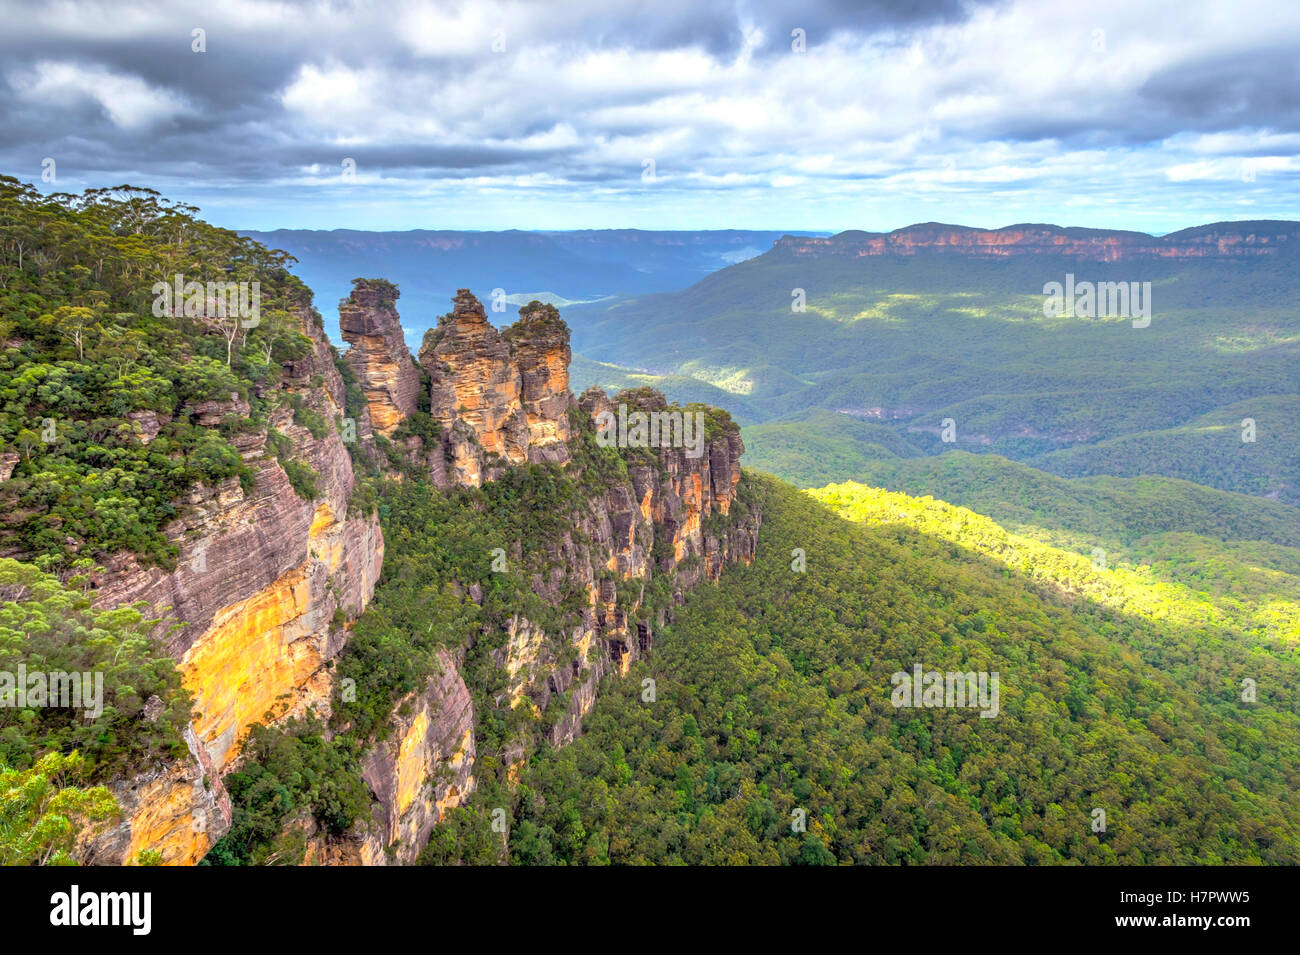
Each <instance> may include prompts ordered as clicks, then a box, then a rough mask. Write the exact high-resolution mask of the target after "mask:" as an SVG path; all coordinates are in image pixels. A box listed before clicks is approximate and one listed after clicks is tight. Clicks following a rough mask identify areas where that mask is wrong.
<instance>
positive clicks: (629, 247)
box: [241, 229, 820, 345]
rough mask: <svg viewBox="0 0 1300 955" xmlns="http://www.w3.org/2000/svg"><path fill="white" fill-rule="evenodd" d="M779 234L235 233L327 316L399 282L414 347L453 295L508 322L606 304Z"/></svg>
mask: <svg viewBox="0 0 1300 955" xmlns="http://www.w3.org/2000/svg"><path fill="white" fill-rule="evenodd" d="M785 234H786V233H782V232H749V231H743V230H735V229H724V230H718V231H708V232H652V231H643V230H640V229H601V230H583V231H576V232H522V231H518V230H510V231H508V232H457V231H445V230H438V231H429V230H414V231H409V232H362V231H357V230H353V229H334V230H331V231H317V230H310V229H277V230H275V231H274V232H242V233H241V235H247V236H250V237H252V238H254V239H256V240H257V241H259V242H262V243H264V244H266V245H267V246H269V247H270V248H278V249H284V250H285V251H287V252H290V253H292V254H293V255H294V256H296V257H297V259H298V264H297V265H296V266H295V267H294V271H295V272H296V273H297V274H298V276H299V277H300V278H302V279H303V281H304V282H306V283H307V285H309V286H310V287H311V288H312V289H313V290H314V291H315V292H316V304H317V307H319V308H320V309H321V311H322V312H323V313H327V314H328V313H330V312H332V311H333V309H334V306H335V304H336V302H337V301H338V300H339V299H341V298H345V297H346V296H347V295H348V293H349V292H350V291H351V288H352V285H351V282H352V279H354V278H358V277H365V276H373V275H382V276H385V277H387V278H388V279H390V280H391V281H393V282H395V283H396V284H397V285H398V287H399V288H400V289H401V292H402V298H401V301H400V302H399V303H398V307H399V309H400V311H401V314H402V325H403V327H404V328H405V329H406V332H407V337H408V340H409V341H410V342H411V343H412V344H415V345H418V344H419V341H420V336H421V334H422V333H423V331H424V329H426V328H430V327H432V326H433V325H435V324H437V319H438V316H439V315H442V314H444V313H445V312H446V311H447V309H448V307H449V302H450V300H451V297H452V296H453V295H455V294H456V290H457V289H458V288H469V289H470V290H471V291H473V292H474V293H475V294H476V295H477V296H479V298H481V299H482V300H483V301H484V302H485V303H490V302H491V301H492V292H493V290H494V289H498V288H499V289H502V290H504V292H505V296H506V302H505V303H503V304H504V305H505V308H504V310H503V311H501V312H499V313H498V315H499V316H505V315H509V314H513V313H514V311H515V308H517V307H518V305H521V304H525V303H526V302H528V301H529V300H531V299H533V298H537V299H541V300H543V301H549V302H551V303H552V304H555V305H558V306H561V307H563V306H565V305H567V304H568V303H570V302H585V301H592V300H596V299H602V298H607V297H609V296H628V295H642V294H645V293H649V292H664V291H674V290H677V289H681V288H685V287H686V286H688V285H691V284H693V283H695V282H697V281H699V280H700V279H702V278H704V277H705V276H706V275H708V274H709V273H711V272H716V271H717V270H718V269H721V268H724V267H726V266H728V265H732V264H734V263H736V262H740V261H743V260H745V259H747V258H751V257H753V256H755V255H759V254H761V253H763V252H766V251H767V250H768V249H770V248H771V247H772V244H773V242H775V241H776V240H777V239H779V238H781V237H782V236H783V235H785ZM798 234H800V235H816V234H820V233H798ZM511 304H513V305H514V306H515V308H511V307H510V305H511ZM489 308H490V305H489Z"/></svg>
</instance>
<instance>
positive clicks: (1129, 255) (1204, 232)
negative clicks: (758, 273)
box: [774, 219, 1300, 262]
mask: <svg viewBox="0 0 1300 955" xmlns="http://www.w3.org/2000/svg"><path fill="white" fill-rule="evenodd" d="M1297 248H1300V222H1294V221H1290V220H1283V219H1260V220H1254V221H1248V222H1212V223H1208V224H1206V225H1200V226H1193V227H1192V228H1189V229H1182V230H1180V231H1178V232H1172V233H1170V234H1169V235H1165V236H1153V235H1148V234H1146V233H1145V232H1130V231H1125V230H1115V229H1088V228H1081V227H1062V226H1057V225H1050V224H1045V223H1018V224H1016V225H1009V226H1003V227H1002V228H1000V229H980V228H974V227H971V226H963V225H949V224H946V223H942V222H921V223H917V224H915V225H910V226H905V227H903V228H901V229H895V230H894V231H893V232H862V231H858V230H849V231H846V232H841V233H839V234H837V235H833V236H827V237H818V236H783V237H782V238H781V239H780V240H779V241H777V243H776V244H775V246H774V249H775V250H776V251H778V252H785V253H789V254H793V255H797V256H799V255H802V256H808V255H847V256H851V257H860V256H871V255H916V254H917V253H918V252H949V253H958V254H964V255H974V256H981V257H1009V256H1018V255H1033V254H1041V253H1046V254H1051V255H1065V256H1077V257H1078V258H1081V259H1089V260H1095V261H1101V262H1119V261H1122V260H1126V259H1135V258H1233V257H1245V256H1263V255H1275V254H1278V253H1279V252H1282V251H1290V252H1294V251H1295V250H1296V249H1297Z"/></svg>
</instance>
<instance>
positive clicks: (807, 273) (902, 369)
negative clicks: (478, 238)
mask: <svg viewBox="0 0 1300 955" xmlns="http://www.w3.org/2000/svg"><path fill="white" fill-rule="evenodd" d="M1067 273H1074V274H1077V275H1078V277H1079V278H1080V279H1081V280H1084V279H1086V280H1089V281H1096V282H1102V281H1124V282H1133V281H1137V282H1145V281H1150V282H1151V283H1152V293H1151V301H1152V313H1151V322H1150V325H1149V326H1148V327H1145V328H1134V327H1133V325H1132V322H1131V320H1129V319H1126V318H1119V317H1108V318H1066V317H1058V318H1046V317H1044V314H1043V311H1044V309H1043V302H1044V296H1043V294H1042V289H1043V286H1044V285H1045V284H1046V283H1047V282H1050V281H1059V280H1061V279H1062V278H1063V277H1064V276H1065V275H1066V274H1067ZM1297 274H1300V272H1298V271H1297V269H1296V260H1295V255H1294V253H1293V252H1281V253H1279V254H1278V255H1277V256H1272V257H1262V258H1258V259H1252V258H1245V259H1240V260H1215V259H1154V258H1152V259H1137V260H1132V261H1121V262H1118V263H1093V262H1081V261H1080V260H1078V259H1069V258H1064V257H1059V256H1055V255H1049V254H1041V253H1040V254H1033V255H1025V256H1021V257H1013V258H1007V259H980V258H973V257H967V256H962V255H956V254H943V253H936V252H922V253H919V254H916V255H914V256H875V257H866V258H857V257H852V256H848V255H832V254H818V255H795V254H793V253H791V252H790V251H788V250H783V249H782V248H780V247H778V248H776V249H774V250H772V251H770V252H768V253H766V254H764V255H762V256H758V257H757V258H754V259H751V260H749V261H746V262H742V263H740V264H738V265H734V266H731V267H729V268H726V269H723V270H721V271H719V272H716V273H714V274H712V275H710V276H708V277H707V278H705V279H704V280H702V281H700V282H698V283H696V284H695V285H693V286H691V287H690V288H688V289H685V290H683V291H681V292H677V293H669V294H660V295H653V296H644V297H641V298H637V299H628V300H623V301H618V302H614V303H600V304H597V305H591V306H585V307H581V308H576V309H573V310H571V311H570V313H569V319H570V322H571V324H572V326H573V328H574V344H575V348H577V349H578V350H580V351H581V352H582V353H583V354H584V355H586V356H587V357H588V358H591V359H594V360H598V361H605V362H614V363H621V364H635V365H636V366H638V367H644V368H648V369H650V370H651V371H652V372H653V373H654V374H657V375H687V376H690V377H693V378H696V379H698V380H700V381H704V382H707V383H709V384H712V385H714V386H715V387H717V388H719V389H720V390H721V391H722V392H723V394H720V395H717V396H716V397H715V399H714V400H716V401H717V403H718V404H720V405H721V406H722V407H735V408H736V410H737V412H738V413H739V412H740V409H739V404H740V403H741V402H742V401H743V403H744V408H745V413H744V415H743V418H744V421H745V423H746V424H747V425H749V426H750V427H749V428H748V429H747V431H748V434H749V436H750V437H751V438H752V439H753V441H752V443H753V445H754V447H755V448H756V449H757V456H756V458H755V461H756V463H758V464H759V466H761V467H765V468H770V469H771V470H773V471H774V472H775V473H777V474H778V475H780V476H782V477H784V478H786V479H788V480H791V481H794V482H796V483H799V484H804V485H809V484H817V483H822V482H824V481H826V480H831V479H840V480H842V479H845V478H851V477H854V476H856V475H855V474H854V472H853V470H852V469H853V467H855V466H856V464H857V463H858V462H859V461H865V460H868V459H869V456H868V455H864V454H862V453H861V451H860V449H858V448H855V445H858V444H862V443H866V444H880V445H882V446H883V447H886V448H889V449H890V450H891V451H892V452H893V453H895V454H897V453H899V452H898V450H897V449H896V448H893V447H891V446H890V445H889V444H887V443H885V442H883V441H870V440H868V441H865V442H864V441H863V439H862V437H860V436H853V435H851V434H848V433H846V429H845V425H844V423H843V422H839V421H838V420H837V419H835V418H831V417H827V416H825V415H819V416H813V415H811V412H812V411H813V410H822V411H832V412H842V413H844V414H846V415H849V416H856V417H858V418H861V419H863V420H866V421H871V422H872V423H875V424H879V425H882V426H885V427H888V428H890V429H891V430H892V431H894V432H895V434H896V435H897V436H898V437H899V438H900V439H902V440H903V441H905V442H906V444H907V445H908V446H909V447H914V448H916V449H917V450H918V451H920V452H921V453H926V454H935V453H940V452H943V451H947V450H951V449H952V448H953V447H954V443H945V442H944V441H942V440H941V435H940V429H941V427H942V423H943V421H944V419H945V418H951V419H953V423H954V425H955V431H956V435H955V438H956V440H955V446H956V447H958V448H963V449H966V450H972V451H979V452H993V453H997V454H1001V455H1003V456H1005V457H1008V458H1013V459H1016V460H1021V461H1027V462H1031V463H1035V464H1037V465H1038V466H1040V467H1043V468H1045V469H1047V470H1049V471H1053V472H1055V473H1059V474H1063V475H1082V474H1102V473H1119V474H1125V475H1141V474H1161V475H1167V476H1171V477H1183V478H1187V479H1190V480H1194V481H1196V482H1197V483H1202V484H1206V485H1208V486H1212V487H1218V488H1222V489H1225V490H1235V491H1241V492H1244V493H1250V494H1257V495H1273V496H1276V497H1278V499H1280V500H1284V501H1290V502H1293V503H1294V502H1295V501H1296V499H1297V497H1296V496H1297V491H1296V488H1297V487H1300V458H1297V454H1296V450H1295V449H1296V448H1297V447H1300V442H1298V441H1297V440H1296V439H1297V437H1300V436H1298V435H1297V433H1296V425H1295V424H1294V422H1295V421H1296V420H1297V417H1296V415H1295V414H1294V413H1293V412H1292V410H1291V409H1292V408H1293V407H1294V405H1293V403H1292V402H1293V401H1294V399H1296V395H1297V392H1298V389H1300V384H1298V383H1300V374H1297V371H1298V370H1300V316H1298V315H1297V313H1296V312H1295V310H1294V308H1293V305H1292V303H1293V302H1294V299H1295V293H1296V275H1297ZM795 289H802V290H803V291H804V294H805V296H806V305H807V307H806V310H805V311H802V312H795V311H792V290H795ZM1245 417H1252V418H1255V419H1256V420H1257V422H1258V424H1259V430H1258V440H1257V443H1256V444H1255V445H1254V446H1252V447H1249V448H1248V452H1249V453H1250V454H1251V455H1252V456H1251V457H1241V456H1239V454H1238V452H1240V451H1241V450H1242V449H1241V441H1240V436H1239V431H1240V424H1241V419H1242V418H1245ZM1234 418H1235V420H1233V419H1234ZM787 423H792V424H796V427H793V428H777V427H776V426H777V425H784V424H787ZM1229 423H1230V424H1231V425H1232V428H1230V429H1228V430H1225V431H1219V430H1212V429H1218V428H1219V427H1220V426H1226V425H1227V424H1229ZM755 426H761V427H755ZM1232 429H1236V431H1237V432H1238V433H1237V434H1235V435H1234V434H1233V433H1231V431H1232ZM1220 439H1222V443H1216V442H1219V441H1220ZM1232 440H1235V441H1236V444H1235V445H1234V444H1233V443H1232ZM828 442H829V444H828ZM867 450H868V451H869V453H870V456H879V455H878V454H876V450H877V449H874V448H868V449H867ZM828 455H829V459H828ZM841 463H843V464H844V466H845V470H840V465H841Z"/></svg>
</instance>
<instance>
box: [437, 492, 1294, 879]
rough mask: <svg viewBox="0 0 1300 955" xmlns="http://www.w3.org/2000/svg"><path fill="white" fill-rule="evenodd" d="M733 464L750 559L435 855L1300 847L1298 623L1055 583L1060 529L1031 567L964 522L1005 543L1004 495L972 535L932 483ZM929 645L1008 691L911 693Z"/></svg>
mask: <svg viewBox="0 0 1300 955" xmlns="http://www.w3.org/2000/svg"><path fill="white" fill-rule="evenodd" d="M745 487H746V493H747V494H748V495H751V496H752V497H751V499H752V500H753V501H754V502H755V503H757V504H758V506H761V507H762V509H763V514H764V524H763V535H762V538H761V541H760V546H759V552H758V556H757V559H756V560H755V562H754V564H753V566H750V567H734V568H731V569H729V570H728V571H727V573H726V574H725V575H724V577H723V580H722V582H721V584H720V585H718V586H716V587H704V588H700V589H699V590H698V591H697V592H696V593H694V594H693V595H692V596H691V597H690V598H689V599H688V601H687V603H686V605H685V606H684V607H683V608H682V609H681V610H680V611H679V612H678V614H677V615H676V617H675V619H674V620H673V623H672V626H671V627H670V628H669V629H668V631H667V632H666V633H665V634H663V635H662V636H661V638H660V640H659V642H658V644H657V646H656V650H655V653H654V655H653V657H652V658H651V659H650V660H649V661H646V662H643V663H640V664H638V665H637V666H636V667H634V668H633V671H632V673H631V674H630V675H629V677H628V679H626V680H623V681H619V682H617V683H616V684H615V685H613V686H610V687H608V689H607V690H605V691H604V693H603V695H602V696H601V698H600V700H599V701H598V702H597V705H596V708H595V710H594V712H593V713H592V714H591V716H590V717H589V718H588V720H587V722H586V735H585V736H584V737H582V738H581V739H580V740H578V741H577V742H575V743H574V744H573V745H571V746H569V747H568V748H566V749H564V750H561V751H558V752H556V751H550V750H546V751H542V752H539V753H538V754H537V755H536V756H535V757H534V758H533V760H532V761H531V763H530V764H529V766H528V767H527V770H526V771H525V772H524V773H523V774H522V776H521V779H520V784H519V786H518V787H517V789H515V790H506V789H503V788H500V787H498V788H495V789H494V788H491V787H485V788H484V789H483V790H482V791H481V792H480V793H479V794H478V795H477V796H476V797H475V798H474V800H473V803H472V804H471V806H469V807H466V808H462V809H459V810H456V811H454V812H453V814H452V819H451V821H450V824H449V825H446V826H443V827H440V828H439V829H438V830H437V831H436V832H435V836H434V839H433V840H432V841H431V843H430V845H429V847H428V849H427V850H426V852H425V856H424V861H426V862H428V863H432V864H437V863H447V862H452V861H470V862H485V861H492V860H496V859H499V858H508V860H509V861H511V862H513V863H520V864H528V863H561V864H601V863H606V862H612V863H663V864H673V863H790V864H830V863H836V862H839V863H846V862H859V863H917V864H920V863H944V862H1009V863H1055V862H1084V863H1101V864H1108V863H1133V864H1137V863H1216V862H1237V863H1241V862H1247V863H1248V862H1273V863H1292V864H1294V863H1295V862H1297V861H1300V797H1298V796H1297V785H1296V784H1297V781H1300V733H1298V731H1300V706H1298V704H1297V702H1296V700H1295V699H1294V695H1293V689H1294V687H1295V685H1296V682H1297V677H1298V676H1300V673H1298V672H1297V671H1298V670H1300V660H1297V658H1296V655H1295V646H1296V640H1295V638H1294V636H1293V637H1292V638H1291V639H1290V640H1289V641H1288V642H1286V643H1283V642H1281V641H1278V640H1270V639H1269V638H1266V637H1256V638H1249V639H1242V638H1241V637H1240V634H1238V633H1237V632H1236V631H1235V630H1234V629H1233V628H1232V627H1231V626H1227V627H1222V628H1215V627H1209V626H1200V627H1196V626H1193V625H1190V624H1184V623H1182V622H1169V621H1167V620H1165V619H1163V617H1162V616H1161V615H1160V614H1156V615H1154V616H1147V615H1146V608H1137V609H1138V610H1139V611H1141V613H1134V612H1133V611H1124V610H1118V609H1115V608H1113V607H1111V606H1107V605H1106V604H1104V603H1102V602H1099V601H1098V600H1096V599H1094V598H1092V597H1090V596H1088V595H1086V594H1084V593H1079V592H1074V593H1071V592H1068V591H1064V590H1062V589H1061V588H1060V587H1058V586H1056V585H1055V584H1054V583H1053V582H1052V581H1051V577H1052V575H1053V574H1054V573H1055V572H1056V571H1055V569H1054V568H1053V567H1052V566H1051V565H1050V561H1047V560H1045V559H1044V558H1047V557H1050V556H1051V555H1050V554H1042V555H1035V557H1034V558H1032V559H1031V560H1030V564H1029V565H1026V566H1025V567H1024V569H1022V568H1020V567H1015V566H1009V565H1008V564H1007V563H1005V562H1004V561H1003V560H1000V559H995V558H992V557H990V556H987V555H986V554H984V553H981V552H980V550H979V549H976V548H975V547H973V546H972V545H975V544H982V545H988V546H993V547H998V546H1001V543H1002V542H1001V541H1000V540H999V539H998V538H997V533H998V529H997V528H996V525H993V524H992V522H991V521H987V520H985V521H983V522H977V523H976V524H975V525H974V527H973V528H972V532H971V536H970V537H969V538H968V539H966V541H965V542H964V543H958V542H957V541H955V540H950V539H945V538H944V537H943V536H940V535H938V534H936V533H935V530H936V529H937V527H939V526H940V525H941V524H942V522H943V520H944V517H937V516H936V517H926V515H928V514H930V513H931V506H930V505H926V504H923V503H920V502H918V503H917V504H916V505H914V508H901V509H899V510H900V513H899V515H898V516H897V517H896V518H894V519H891V520H890V521H888V522H883V523H872V524H862V523H854V522H850V521H846V520H843V519H841V518H840V517H838V516H836V515H835V514H833V513H831V511H829V510H828V509H827V508H826V507H825V506H824V505H822V504H821V503H819V502H817V501H815V500H813V499H812V498H810V497H808V496H805V495H801V494H798V493H796V492H795V491H794V490H793V489H791V488H789V487H788V486H786V485H784V484H782V483H780V482H778V481H775V480H772V479H770V478H766V477H762V476H759V475H753V474H750V475H747V477H746V479H745ZM829 493H830V492H827V494H829ZM844 493H845V492H844V491H841V492H840V494H841V495H843V494H844ZM867 497H868V498H869V497H870V495H867ZM841 503H844V504H846V505H848V504H850V502H849V501H847V500H842V501H841ZM898 503H899V501H898V499H897V497H895V498H893V499H891V500H890V505H891V506H896V505H897V504H898ZM847 510H849V511H850V512H851V511H852V507H851V506H850V507H847ZM909 511H910V513H909ZM857 516H859V517H861V516H865V515H864V514H858V515H857ZM922 517H925V519H921V518H922ZM796 549H799V550H802V551H803V552H804V554H805V555H806V569H805V571H804V572H802V573H800V572H797V571H796V570H794V569H792V565H793V564H794V561H792V552H794V551H795V550H796ZM1036 560H1042V561H1043V563H1042V564H1041V565H1040V566H1034V564H1035V561H1036ZM1026 571H1033V575H1032V576H1031V575H1029V574H1027V573H1026ZM1170 599H1171V600H1177V599H1178V598H1177V597H1176V596H1171V597H1170ZM918 662H920V663H923V664H924V665H925V666H926V667H927V668H933V669H938V670H960V671H968V670H969V671H997V672H998V673H999V674H1000V677H1001V712H1000V714H999V715H998V716H997V717H995V718H991V719H982V718H980V716H979V715H978V713H976V712H974V711H971V710H954V709H946V708H936V709H896V708H895V707H894V706H893V705H892V704H891V698H890V675H891V674H892V673H894V672H895V671H900V670H910V668H911V667H912V666H913V665H914V664H915V663H918ZM1246 678H1250V679H1254V680H1255V681H1256V683H1257V686H1258V688H1259V689H1258V700H1257V702H1255V703H1246V702H1243V701H1242V698H1241V697H1242V690H1241V687H1240V684H1241V681H1242V680H1243V679H1246ZM646 679H651V680H654V681H655V696H654V700H653V702H648V701H646V698H645V690H644V686H645V684H644V681H645V680H646ZM497 807H501V808H506V809H507V810H508V814H509V817H510V820H511V823H510V832H509V839H508V842H507V845H508V850H503V844H502V840H501V838H500V837H499V836H497V837H496V838H495V839H494V838H493V833H492V832H491V829H490V813H491V811H492V810H493V809H494V808H497ZM1096 809H1102V810H1104V812H1105V820H1106V823H1105V831H1104V832H1096V831H1094V829H1093V822H1094V820H1095V818H1096V817H1095V816H1094V810H1096ZM799 811H802V813H804V814H806V831H804V832H799V831H796V830H797V828H798V827H797V826H796V825H795V822H796V821H797V819H798V818H799ZM503 853H505V854H503Z"/></svg>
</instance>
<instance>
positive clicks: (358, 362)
mask: <svg viewBox="0 0 1300 955" xmlns="http://www.w3.org/2000/svg"><path fill="white" fill-rule="evenodd" d="M397 297H398V290H397V286H395V285H393V284H392V283H390V282H385V281H383V280H382V279H353V280H352V294H351V295H349V296H348V297H347V298H346V299H344V300H343V301H342V302H341V303H340V304H339V329H340V331H341V332H342V334H343V340H344V341H345V342H347V343H348V345H349V346H351V347H349V348H348V350H347V352H346V353H345V354H344V356H343V357H344V360H345V361H346V362H347V363H348V366H349V367H350V368H351V369H352V371H353V373H354V374H355V375H356V376H357V381H358V383H359V384H360V385H361V389H362V391H363V392H364V394H365V396H366V403H367V405H368V406H369V411H370V423H371V425H372V426H373V427H374V429H375V430H376V431H378V432H379V433H380V434H382V435H384V436H385V437H387V436H388V435H390V434H392V433H393V431H394V429H396V428H397V426H398V425H399V424H401V423H402V422H403V421H404V420H406V418H408V417H409V416H410V415H411V413H412V412H413V411H415V409H416V407H417V402H418V398H419V394H420V372H419V370H418V369H417V368H416V367H415V365H414V364H413V363H412V361H411V353H410V352H409V351H408V350H407V347H406V342H405V341H404V340H403V338H402V323H401V319H400V318H399V317H398V314H397V308H396V302H397Z"/></svg>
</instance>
